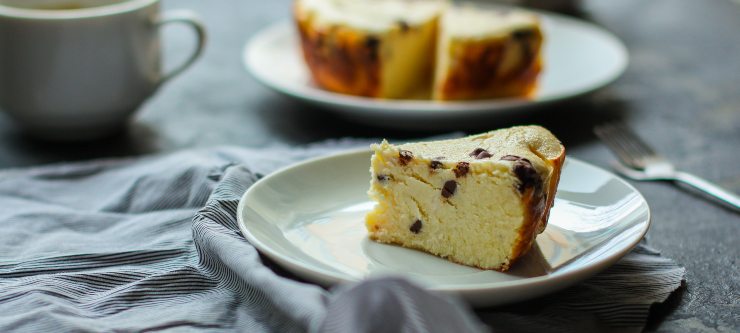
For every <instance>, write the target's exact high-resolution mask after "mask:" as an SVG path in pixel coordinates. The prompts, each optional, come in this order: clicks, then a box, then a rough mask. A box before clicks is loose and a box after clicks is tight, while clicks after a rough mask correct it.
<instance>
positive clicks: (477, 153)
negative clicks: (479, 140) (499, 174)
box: [468, 148, 493, 160]
mask: <svg viewBox="0 0 740 333" xmlns="http://www.w3.org/2000/svg"><path fill="white" fill-rule="evenodd" d="M468 155H470V156H472V157H475V158H476V159H478V160H480V159H484V158H489V157H491V156H493V155H491V153H489V152H488V150H485V149H483V148H475V150H473V152H472V153H470V154H468Z"/></svg>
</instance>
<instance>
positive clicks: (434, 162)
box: [429, 160, 443, 170]
mask: <svg viewBox="0 0 740 333" xmlns="http://www.w3.org/2000/svg"><path fill="white" fill-rule="evenodd" d="M442 165H443V164H442V162H440V161H437V160H432V161H431V162H429V168H431V169H432V170H436V169H439V168H441V167H442Z"/></svg>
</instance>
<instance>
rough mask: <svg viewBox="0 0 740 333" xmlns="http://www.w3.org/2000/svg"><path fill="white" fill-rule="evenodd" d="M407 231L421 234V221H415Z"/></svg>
mask: <svg viewBox="0 0 740 333" xmlns="http://www.w3.org/2000/svg"><path fill="white" fill-rule="evenodd" d="M409 230H411V232H413V233H415V234H418V233H419V232H421V220H418V219H417V220H416V221H414V224H412V225H411V227H409Z"/></svg>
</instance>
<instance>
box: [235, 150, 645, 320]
mask: <svg viewBox="0 0 740 333" xmlns="http://www.w3.org/2000/svg"><path fill="white" fill-rule="evenodd" d="M370 156H371V152H370V151H367V150H362V151H354V152H347V153H343V154H339V155H334V156H329V157H323V158H318V159H314V160H310V161H306V162H302V163H299V164H296V165H294V166H291V167H288V168H285V169H283V170H281V171H278V172H275V173H273V174H271V175H268V176H267V177H265V178H263V179H261V180H260V181H258V182H257V183H256V184H254V185H253V186H252V187H250V188H249V190H247V192H246V193H245V194H244V196H243V197H242V200H241V201H240V203H239V207H238V211H237V217H238V220H239V227H240V228H241V231H242V233H243V234H244V236H245V237H246V239H247V240H248V241H249V242H250V243H251V244H252V245H254V246H255V247H256V248H257V249H258V250H259V251H261V252H262V253H264V254H265V255H267V256H268V257H269V258H271V259H272V260H274V261H275V262H277V263H278V264H280V265H282V266H283V267H285V268H286V269H288V270H289V271H291V272H293V273H294V274H296V275H298V276H300V277H302V278H304V279H306V280H309V281H313V282H316V283H319V284H322V285H332V284H335V283H342V282H350V281H359V280H361V279H364V278H366V277H369V276H375V275H387V274H392V275H402V276H405V277H407V278H409V279H412V280H413V281H415V282H417V283H419V284H421V285H423V286H425V287H427V288H429V289H432V290H437V291H440V292H445V293H453V294H457V295H460V296H462V297H463V298H465V299H466V300H468V301H469V302H470V303H471V304H473V305H475V306H489V305H497V304H504V303H509V302H514V301H521V300H525V299H529V298H532V297H536V296H540V295H544V294H546V293H549V292H553V291H556V290H559V289H562V288H564V287H567V286H569V285H572V284H574V283H576V282H578V281H581V280H583V279H586V278H588V277H590V276H592V275H594V274H596V273H598V272H600V271H602V270H604V269H605V268H607V267H609V266H610V265H611V264H613V263H614V262H616V261H617V260H619V259H620V258H621V257H622V256H624V255H625V254H627V253H628V252H629V251H630V250H631V249H632V248H633V247H634V246H635V245H636V244H637V243H638V242H639V241H640V239H642V237H643V236H644V234H645V233H646V232H647V230H648V227H649V225H650V210H649V208H648V205H647V203H646V202H645V199H644V198H643V197H642V195H641V194H640V193H639V192H637V190H635V188H633V187H632V186H630V185H629V184H627V183H626V182H624V181H622V180H621V179H619V178H618V177H617V176H615V175H614V174H612V173H610V172H608V171H605V170H603V169H600V168H598V167H595V166H593V165H590V164H588V163H585V162H582V161H579V160H577V159H574V158H570V157H568V158H567V159H566V164H565V167H564V168H563V170H562V174H561V179H560V185H559V187H558V192H557V196H556V199H555V205H554V207H553V208H552V210H551V211H550V219H549V222H548V226H547V228H546V229H545V231H544V232H543V233H542V234H540V235H539V236H538V237H537V246H536V247H533V249H532V250H531V251H530V252H529V253H528V254H527V255H526V256H525V257H523V258H522V259H521V260H520V261H518V262H516V263H515V264H514V265H513V266H512V268H511V269H510V270H509V271H507V272H505V273H501V272H497V271H485V270H480V269H477V268H473V267H468V266H463V265H459V264H455V263H452V262H449V261H447V260H445V259H441V258H438V257H436V256H433V255H430V254H426V253H423V252H420V251H416V250H411V249H406V248H402V247H398V246H394V245H386V244H379V243H375V242H373V241H371V240H369V239H368V237H367V231H366V229H365V224H364V217H365V214H366V213H367V212H368V211H369V210H370V209H371V208H372V207H373V204H374V203H373V202H371V201H370V200H369V199H368V197H367V194H366V192H367V189H368V187H369V184H370V173H369V171H368V164H369V160H370Z"/></svg>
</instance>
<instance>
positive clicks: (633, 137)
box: [594, 122, 657, 169]
mask: <svg viewBox="0 0 740 333" xmlns="http://www.w3.org/2000/svg"><path fill="white" fill-rule="evenodd" d="M594 133H595V134H596V136H598V137H599V138H600V139H601V140H603V141H604V143H606V145H607V146H608V147H609V148H610V149H611V150H612V151H614V152H615V153H616V154H617V156H619V158H620V159H621V160H622V161H623V162H624V163H625V164H627V165H629V166H631V167H633V168H640V169H644V168H645V159H647V158H655V157H657V154H656V153H655V151H654V150H653V149H652V148H650V147H649V146H648V145H647V144H646V143H645V142H644V141H643V140H642V139H640V138H639V137H638V136H637V134H635V133H634V132H633V131H632V130H631V129H629V128H628V127H627V126H626V125H625V124H624V123H621V122H615V123H608V124H603V125H599V126H596V127H595V128H594Z"/></svg>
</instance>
